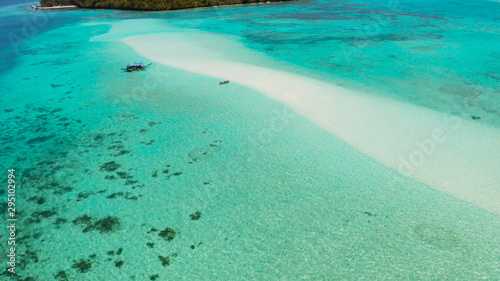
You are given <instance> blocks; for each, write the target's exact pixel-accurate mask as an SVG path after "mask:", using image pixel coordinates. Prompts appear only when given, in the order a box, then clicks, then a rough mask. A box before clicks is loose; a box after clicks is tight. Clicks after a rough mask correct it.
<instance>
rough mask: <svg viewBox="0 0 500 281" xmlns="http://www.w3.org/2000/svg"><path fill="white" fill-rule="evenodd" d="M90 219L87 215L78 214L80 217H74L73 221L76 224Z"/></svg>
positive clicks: (88, 221) (87, 222)
mask: <svg viewBox="0 0 500 281" xmlns="http://www.w3.org/2000/svg"><path fill="white" fill-rule="evenodd" d="M90 220H92V218H91V217H89V216H87V215H83V216H80V217H78V218H76V219H74V220H73V223H74V224H76V225H78V224H89V223H90Z"/></svg>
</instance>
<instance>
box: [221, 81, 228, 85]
mask: <svg viewBox="0 0 500 281" xmlns="http://www.w3.org/2000/svg"><path fill="white" fill-rule="evenodd" d="M228 83H229V80H226V81H222V82H219V85H224V84H228Z"/></svg>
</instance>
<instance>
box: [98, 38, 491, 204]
mask: <svg viewBox="0 0 500 281" xmlns="http://www.w3.org/2000/svg"><path fill="white" fill-rule="evenodd" d="M110 36H111V37H110V38H113V35H112V34H110ZM105 37H106V36H104V37H103V38H100V40H102V39H104V38H105ZM113 39H116V38H113ZM122 41H123V42H125V43H126V44H127V45H129V46H130V47H132V48H133V49H134V50H135V51H136V52H137V53H139V54H140V55H142V56H144V57H146V58H148V59H151V60H152V61H154V62H158V63H161V64H164V65H167V66H171V67H175V68H178V69H183V70H186V71H190V72H193V73H198V74H202V75H207V76H211V77H215V78H218V79H221V80H227V79H230V80H231V81H232V83H238V84H242V85H245V86H248V87H250V88H253V89H257V90H258V91H260V92H262V93H264V94H266V95H267V96H269V97H270V98H272V99H275V100H277V101H279V102H281V103H284V104H286V105H287V106H289V107H291V108H292V109H294V110H295V111H296V112H298V113H300V114H301V115H303V116H305V117H306V118H308V119H309V120H310V121H312V122H314V123H315V124H316V125H318V126H320V127H321V128H323V129H324V130H326V131H328V132H330V133H332V134H333V135H335V136H336V137H338V138H340V139H342V140H343V141H345V142H346V143H348V144H349V145H351V146H353V147H354V148H356V149H357V150H359V151H361V152H362V153H365V154H366V155H368V156H370V157H371V158H373V159H374V160H376V161H378V162H379V163H381V164H383V165H385V166H387V167H390V168H391V169H394V170H395V171H397V172H399V173H400V174H403V175H405V176H407V177H410V178H413V179H415V180H417V181H420V182H422V183H424V184H426V185H428V186H430V187H432V188H435V189H437V190H440V191H442V192H445V193H447V194H449V195H452V196H454V197H457V198H460V199H463V200H467V201H469V202H471V203H473V204H475V205H477V206H480V207H482V208H484V209H486V210H489V211H491V212H493V213H496V214H500V204H498V202H500V173H499V172H498V170H499V168H500V158H499V157H498V156H499V155H500V130H499V129H496V128H493V127H487V126H484V125H481V124H478V123H474V122H472V121H469V120H464V119H461V118H459V117H456V116H450V115H447V114H444V113H440V112H438V111H434V110H430V109H427V108H422V107H418V106H415V105H412V104H408V103H403V102H400V101H396V100H392V99H388V98H385V97H381V96H376V95H369V94H364V93H359V92H354V91H351V90H348V89H345V88H342V87H338V86H336V85H333V84H330V83H326V82H323V81H320V80H316V79H311V78H308V77H304V76H300V75H297V74H292V73H288V72H284V71H280V70H276V69H273V68H272V67H263V66H262V65H267V66H269V65H270V64H272V63H273V62H272V59H270V58H266V56H265V55H263V54H260V53H258V52H255V51H251V50H249V49H247V48H245V47H244V46H243V45H242V44H240V43H238V41H236V40H234V39H233V38H229V37H225V36H221V35H216V34H211V33H206V32H199V31H185V30H174V31H173V32H158V31H156V33H154V34H146V35H136V36H131V37H128V38H124V39H123V40H122ZM214 87H218V85H217V84H214ZM235 94H238V93H235Z"/></svg>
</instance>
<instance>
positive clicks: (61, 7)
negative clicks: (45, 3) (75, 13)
mask: <svg viewBox="0 0 500 281" xmlns="http://www.w3.org/2000/svg"><path fill="white" fill-rule="evenodd" d="M73 8H77V7H76V6H75V5H66V6H52V7H40V9H42V10H54V9H73Z"/></svg>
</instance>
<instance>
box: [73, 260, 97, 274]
mask: <svg viewBox="0 0 500 281" xmlns="http://www.w3.org/2000/svg"><path fill="white" fill-rule="evenodd" d="M91 267H92V263H91V262H90V260H88V259H81V260H79V261H77V262H75V263H74V264H73V266H72V268H74V269H76V270H77V271H78V272H80V273H85V272H87V271H89V270H90V268H91Z"/></svg>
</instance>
